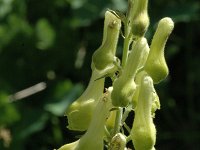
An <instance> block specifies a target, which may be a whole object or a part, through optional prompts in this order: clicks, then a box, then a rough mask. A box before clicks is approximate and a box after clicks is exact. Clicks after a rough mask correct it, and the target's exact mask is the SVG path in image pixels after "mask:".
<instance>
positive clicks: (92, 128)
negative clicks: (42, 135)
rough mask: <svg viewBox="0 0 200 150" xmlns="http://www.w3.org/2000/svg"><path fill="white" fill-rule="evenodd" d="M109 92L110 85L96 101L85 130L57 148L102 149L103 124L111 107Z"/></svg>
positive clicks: (68, 149) (72, 149) (74, 149)
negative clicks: (69, 142)
mask: <svg viewBox="0 0 200 150" xmlns="http://www.w3.org/2000/svg"><path fill="white" fill-rule="evenodd" d="M111 92H112V87H110V88H108V89H107V91H106V92H105V93H104V94H103V96H102V97H101V98H100V100H99V101H98V104H97V105H96V107H95V110H94V113H93V116H92V120H91V123H90V125H89V128H88V130H87V132H86V133H85V134H84V135H83V136H82V137H81V138H80V139H79V140H77V141H75V142H73V143H71V144H66V145H64V146H62V147H61V148H60V149H58V150H103V148H104V136H105V133H104V126H105V122H106V119H107V117H108V115H109V112H110V109H111V107H112V105H111V98H110V95H111Z"/></svg>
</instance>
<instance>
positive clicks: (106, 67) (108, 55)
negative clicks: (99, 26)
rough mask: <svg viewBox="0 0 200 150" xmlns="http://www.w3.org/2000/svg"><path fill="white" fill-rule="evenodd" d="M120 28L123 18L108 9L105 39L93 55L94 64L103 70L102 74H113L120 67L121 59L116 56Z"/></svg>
mask: <svg viewBox="0 0 200 150" xmlns="http://www.w3.org/2000/svg"><path fill="white" fill-rule="evenodd" d="M120 28H121V20H120V19H119V18H118V17H117V16H116V15H114V14H113V13H111V12H110V11H106V13H105V21H104V32H103V41H102V44H101V46H100V47H99V48H98V49H97V50H96V51H95V52H94V54H93V56H92V61H93V62H94V66H95V68H96V69H98V70H100V71H101V73H102V76H104V75H109V74H113V73H114V72H115V71H117V69H118V67H117V66H119V59H118V58H117V57H116V56H115V53H116V47H117V43H118V38H119V32H120Z"/></svg>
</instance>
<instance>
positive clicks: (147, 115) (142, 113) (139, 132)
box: [131, 76, 156, 150]
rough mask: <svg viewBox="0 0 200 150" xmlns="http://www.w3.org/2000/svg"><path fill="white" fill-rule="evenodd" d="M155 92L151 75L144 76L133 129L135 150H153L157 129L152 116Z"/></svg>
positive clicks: (132, 135)
mask: <svg viewBox="0 0 200 150" xmlns="http://www.w3.org/2000/svg"><path fill="white" fill-rule="evenodd" d="M153 92H154V91H153V81H152V79H151V77H149V76H143V78H142V81H141V89H140V93H139V98H138V103H137V107H136V109H135V118H134V122H133V127H132V130H131V137H132V141H133V145H134V147H135V150H151V149H153V147H154V145H155V141H156V129H155V126H154V124H153V119H152V116H151V109H152V101H153Z"/></svg>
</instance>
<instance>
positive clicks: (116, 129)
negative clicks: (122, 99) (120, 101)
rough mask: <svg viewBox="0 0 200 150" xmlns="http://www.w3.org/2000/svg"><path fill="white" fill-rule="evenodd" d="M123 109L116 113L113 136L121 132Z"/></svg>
mask: <svg viewBox="0 0 200 150" xmlns="http://www.w3.org/2000/svg"><path fill="white" fill-rule="evenodd" d="M122 113H123V108H121V107H119V108H118V110H117V113H116V119H115V126H114V132H113V136H114V135H115V134H117V133H118V132H120V128H121V120H122Z"/></svg>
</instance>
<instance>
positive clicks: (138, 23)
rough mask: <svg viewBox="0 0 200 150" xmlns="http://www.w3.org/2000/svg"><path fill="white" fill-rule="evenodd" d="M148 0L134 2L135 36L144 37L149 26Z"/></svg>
mask: <svg viewBox="0 0 200 150" xmlns="http://www.w3.org/2000/svg"><path fill="white" fill-rule="evenodd" d="M147 5H148V0H134V2H133V12H132V33H133V36H138V37H142V36H143V35H144V34H145V33H146V31H147V28H148V26H149V16H148V13H147Z"/></svg>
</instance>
